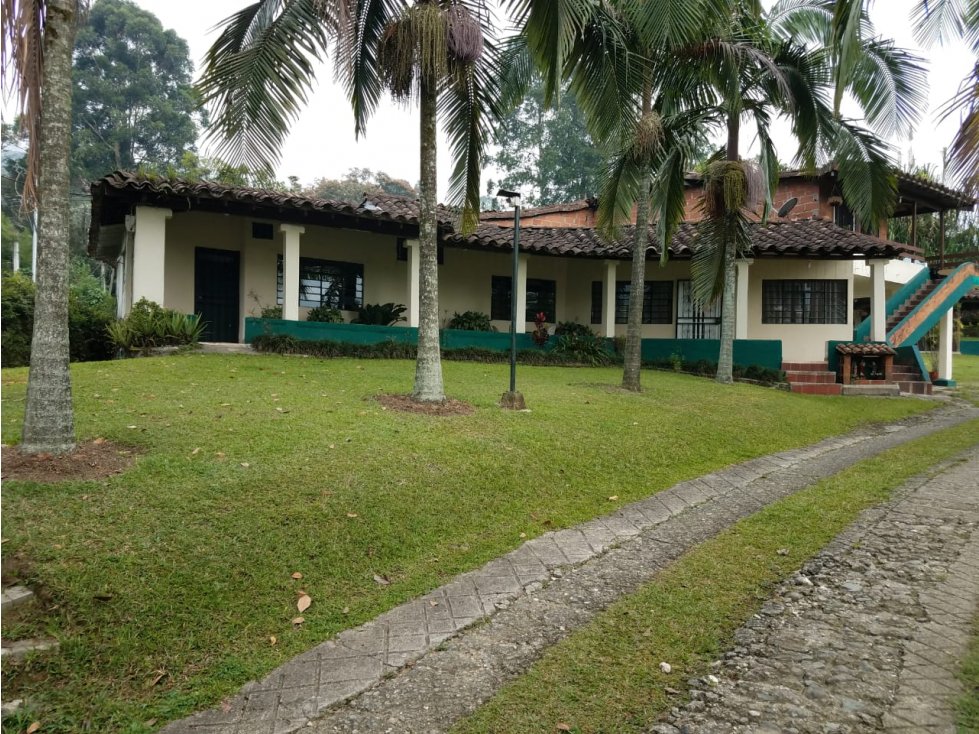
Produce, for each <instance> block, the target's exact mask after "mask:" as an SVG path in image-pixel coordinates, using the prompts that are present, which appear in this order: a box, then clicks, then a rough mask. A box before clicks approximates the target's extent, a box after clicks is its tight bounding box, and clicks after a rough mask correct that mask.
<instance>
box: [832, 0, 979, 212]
mask: <svg viewBox="0 0 979 734" xmlns="http://www.w3.org/2000/svg"><path fill="white" fill-rule="evenodd" d="M866 5H869V3H866V2H864V0H839V2H838V3H837V4H836V7H835V8H834V11H835V12H834V13H833V17H832V36H831V46H830V47H831V49H832V52H833V55H834V58H836V59H837V61H838V63H837V64H836V67H835V70H836V76H835V83H836V110H837V111H839V103H840V100H841V98H842V93H843V89H844V87H845V83H846V79H847V78H848V76H849V75H850V74H851V73H852V72H853V71H854V69H855V68H856V66H857V65H858V64H859V63H860V54H859V52H858V51H857V50H856V49H858V48H859V46H860V37H861V32H862V30H863V28H864V26H865V22H866V21H865V7H866ZM911 22H912V23H913V24H914V26H915V36H916V38H917V39H918V41H919V42H920V43H921V44H923V45H925V46H930V45H933V44H935V43H944V42H946V41H948V40H949V39H951V38H956V37H958V38H962V39H963V40H964V41H965V42H966V43H967V44H968V45H969V47H970V48H971V49H972V51H973V53H974V54H975V55H976V63H975V65H974V66H973V67H972V71H971V72H970V73H969V74H968V75H967V76H966V78H965V79H964V80H963V81H962V84H961V86H960V87H959V92H958V94H956V95H955V97H953V98H952V99H951V100H949V101H948V103H947V104H946V105H945V107H944V109H943V110H942V112H941V114H942V117H943V118H944V117H948V116H949V115H952V114H955V113H960V114H961V115H962V122H961V124H960V125H959V129H958V132H957V133H956V135H955V138H954V140H953V141H952V144H951V146H950V147H949V149H948V158H949V160H948V168H947V171H946V172H947V174H948V176H949V177H950V178H951V180H953V181H957V182H958V183H959V185H961V186H962V187H963V188H964V189H965V190H966V191H968V192H969V193H971V194H972V195H973V196H979V0H930V1H929V0H921V1H920V2H919V3H918V4H916V5H915V7H914V9H913V10H912V11H911Z"/></svg>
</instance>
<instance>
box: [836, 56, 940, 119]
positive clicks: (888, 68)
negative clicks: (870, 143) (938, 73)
mask: <svg viewBox="0 0 979 734" xmlns="http://www.w3.org/2000/svg"><path fill="white" fill-rule="evenodd" d="M847 88H848V89H849V90H850V91H851V92H852V93H853V95H854V97H856V98H857V101H858V102H859V103H860V106H861V108H862V109H863V111H864V115H865V116H866V118H867V121H868V122H869V123H870V124H871V125H873V126H874V127H875V128H876V129H877V130H878V131H880V132H881V133H883V134H884V135H894V134H901V135H906V136H910V135H911V133H912V132H913V130H914V127H915V125H916V124H917V122H918V119H919V118H920V116H921V112H922V110H924V109H925V108H926V106H927V103H928V95H927V90H928V74H927V71H926V70H925V67H924V59H922V58H921V57H920V56H916V55H915V54H912V53H910V52H908V51H905V50H904V49H900V48H897V47H895V45H894V43H893V42H892V41H883V40H873V41H867V42H866V43H864V44H863V45H862V46H861V54H860V57H859V58H858V59H857V61H856V63H855V64H854V66H853V74H852V76H851V78H850V82H849V84H848V85H847Z"/></svg>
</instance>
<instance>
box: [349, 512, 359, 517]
mask: <svg viewBox="0 0 979 734" xmlns="http://www.w3.org/2000/svg"><path fill="white" fill-rule="evenodd" d="M347 517H350V518H353V517H357V513H356V512H348V513H347Z"/></svg>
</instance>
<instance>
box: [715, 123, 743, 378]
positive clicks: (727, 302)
mask: <svg viewBox="0 0 979 734" xmlns="http://www.w3.org/2000/svg"><path fill="white" fill-rule="evenodd" d="M740 125H741V119H740V115H739V114H738V112H737V111H732V112H730V113H729V114H728V118H727V159H728V160H729V161H735V162H736V161H738V160H740V157H739V155H738V145H739V142H740V133H741V128H740ZM733 214H736V212H728V213H727V214H726V216H731V215H733ZM727 229H729V228H727ZM735 247H736V243H735V242H734V241H733V240H732V239H731V238H730V237H728V238H726V239H725V242H724V293H723V294H722V296H721V344H720V351H719V352H718V354H717V374H716V375H715V379H716V380H717V381H718V382H723V383H730V382H734V329H735V324H734V322H735V319H736V318H737V294H736V288H737V268H736V266H735V260H736V255H737V253H736V252H735Z"/></svg>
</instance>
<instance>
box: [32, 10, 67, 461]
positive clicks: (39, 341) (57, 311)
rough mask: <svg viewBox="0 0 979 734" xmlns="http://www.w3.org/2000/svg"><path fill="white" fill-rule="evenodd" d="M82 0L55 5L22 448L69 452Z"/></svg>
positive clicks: (47, 58) (47, 45)
mask: <svg viewBox="0 0 979 734" xmlns="http://www.w3.org/2000/svg"><path fill="white" fill-rule="evenodd" d="M76 12H77V5H76V0H48V3H47V14H46V17H45V20H44V70H43V73H42V78H41V89H42V96H41V123H40V128H39V132H38V139H37V140H32V141H31V145H38V146H39V150H40V170H39V176H38V209H39V212H40V215H39V220H40V221H39V232H38V255H37V295H36V296H35V299H34V335H33V338H32V340H31V367H30V373H29V377H28V381H27V406H26V409H25V413H24V435H23V444H22V445H21V450H23V451H26V452H29V453H39V452H49V453H56V454H57V453H63V452H66V451H70V450H71V449H73V448H74V446H75V425H74V416H73V413H72V405H71V374H70V372H69V370H68V354H69V353H68V229H69V200H68V191H69V178H68V149H69V146H70V142H71V56H72V50H73V47H74V43H75V21H76Z"/></svg>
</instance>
